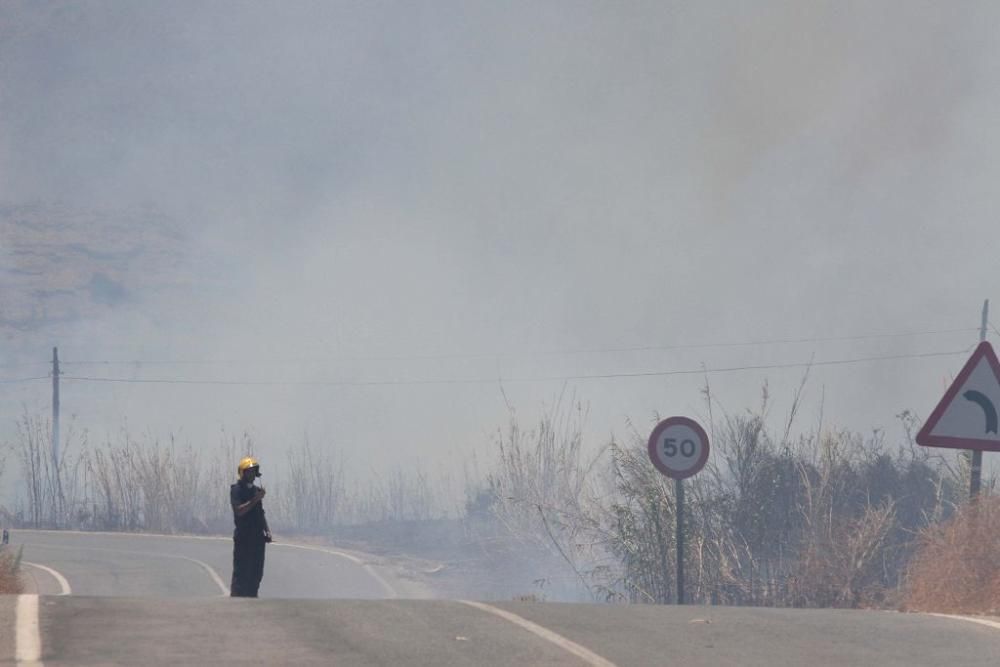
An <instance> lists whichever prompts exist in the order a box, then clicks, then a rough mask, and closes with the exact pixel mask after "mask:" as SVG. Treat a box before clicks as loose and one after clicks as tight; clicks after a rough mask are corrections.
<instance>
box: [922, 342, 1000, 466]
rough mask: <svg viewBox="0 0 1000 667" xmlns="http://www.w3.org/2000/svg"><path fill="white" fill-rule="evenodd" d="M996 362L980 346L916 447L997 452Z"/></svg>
mask: <svg viewBox="0 0 1000 667" xmlns="http://www.w3.org/2000/svg"><path fill="white" fill-rule="evenodd" d="M998 419H1000V361H998V360H997V355H996V352H994V351H993V346H992V345H990V344H989V343H987V342H982V343H980V344H979V347H977V348H976V351H975V352H973V353H972V356H971V357H969V360H968V361H967V362H965V366H963V367H962V370H961V372H960V373H959V374H958V377H956V378H955V381H954V382H952V383H951V386H950V387H948V391H946V392H945V393H944V398H942V399H941V402H940V403H938V404H937V407H936V408H934V412H932V413H931V416H930V417H928V418H927V421H926V422H925V423H924V425H923V427H922V428H921V429H920V432H919V433H917V444H918V445H924V446H925V447H953V448H955V449H982V450H987V451H992V452H1000V424H998V423H997V421H998Z"/></svg>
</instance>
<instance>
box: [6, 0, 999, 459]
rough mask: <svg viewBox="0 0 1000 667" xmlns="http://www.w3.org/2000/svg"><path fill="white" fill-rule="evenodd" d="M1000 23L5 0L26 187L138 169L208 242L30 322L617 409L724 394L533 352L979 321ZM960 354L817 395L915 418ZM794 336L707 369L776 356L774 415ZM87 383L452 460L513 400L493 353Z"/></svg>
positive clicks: (838, 404)
mask: <svg viewBox="0 0 1000 667" xmlns="http://www.w3.org/2000/svg"><path fill="white" fill-rule="evenodd" d="M998 22H1000V7H998V6H997V5H996V4H995V3H989V2H982V3H973V2H954V3H937V2H914V1H905V2H903V1H901V2H878V3H872V2H858V3H851V2H814V3H806V2H800V1H797V0H796V1H790V2H754V3H747V2H742V3H738V2H729V3H719V2H686V3H680V2H665V1H657V2H649V3H642V2H628V3H625V2H622V3H608V2H583V1H573V2H536V1H533V2H524V3H516V2H504V3H497V2H469V1H462V2H454V3H446V2H425V3H413V2H315V3H309V2H287V1H282V2H274V3H262V2H257V3H249V2H200V3H192V2H73V3H44V2H34V1H31V2H11V1H10V0H0V201H2V202H5V203H8V204H12V203H13V204H17V203H21V202H32V201H40V202H46V203H50V202H51V203H55V202H61V203H62V204H63V205H66V206H69V207H79V208H80V209H82V210H90V209H107V210H118V209H123V208H127V207H130V206H135V205H148V206H150V207H153V208H154V209H155V210H157V211H159V212H161V213H164V214H165V215H166V216H167V217H168V218H169V219H172V220H174V221H175V224H177V225H178V226H180V227H181V228H182V229H183V230H184V232H185V234H186V239H187V240H186V241H185V243H186V244H187V245H186V247H187V252H188V253H189V254H190V256H191V257H192V258H196V260H192V262H191V265H190V266H189V267H187V268H185V269H184V270H186V271H191V272H192V275H191V276H188V278H189V279H190V282H191V287H190V288H189V289H188V290H187V291H185V292H182V293H179V294H178V293H177V292H176V291H174V292H170V293H169V295H167V296H164V295H160V294H150V295H140V296H142V299H141V300H140V301H139V302H138V303H134V304H132V305H131V306H130V307H127V308H122V309H120V310H119V311H118V312H117V313H116V314H114V315H109V316H108V318H107V319H101V320H100V321H87V322H82V323H79V324H78V325H75V326H73V327H72V328H62V329H60V330H58V331H53V332H46V334H45V336H44V337H42V336H34V337H32V338H31V339H30V340H21V341H18V342H17V346H18V349H19V350H24V349H29V348H33V347H37V349H38V356H39V357H40V358H41V359H44V358H45V357H47V356H48V354H49V352H48V349H49V348H50V347H51V345H53V344H59V345H60V348H61V349H62V350H63V356H64V358H66V359H72V358H74V357H75V358H77V359H79V358H80V357H89V358H94V357H97V358H99V359H111V360H131V359H137V358H138V359H143V360H146V361H149V360H157V359H158V360H164V359H166V360H178V359H183V360H213V361H220V360H225V361H227V362H229V363H217V364H214V365H207V366H206V365H187V366H160V367H150V366H143V367H141V368H136V367H114V366H111V367H106V368H105V367H98V368H89V369H87V370H88V372H90V373H93V374H101V375H104V376H111V377H132V378H141V377H153V378H203V379H225V380H276V379H277V380H296V381H297V380H309V381H325V380H334V381H341V380H347V381H359V380H361V381H364V380H368V381H382V380H414V379H487V380H488V379H492V378H505V379H506V381H505V382H504V387H505V389H506V392H507V396H508V398H509V399H510V401H511V403H512V404H513V405H514V406H515V407H516V408H517V409H518V411H519V414H521V415H523V416H524V418H525V419H526V420H528V421H531V420H533V419H534V418H535V417H536V416H537V414H538V413H539V412H540V411H541V410H542V409H543V407H544V406H545V405H551V404H552V402H553V401H554V400H555V399H556V397H557V396H558V395H559V394H560V391H561V390H562V389H563V385H564V384H565V385H566V391H567V392H568V393H569V394H575V395H576V397H577V398H578V399H579V400H582V401H584V402H587V403H589V404H590V410H591V416H590V419H589V422H588V424H589V431H588V433H589V439H590V441H591V442H592V443H594V444H598V443H601V442H603V441H605V440H606V439H607V437H608V436H609V435H610V434H611V433H612V432H614V433H616V434H619V435H621V434H623V433H624V432H625V430H626V429H625V427H624V423H625V418H626V417H631V418H632V419H633V420H634V421H635V422H636V423H637V424H638V425H640V427H641V428H642V429H645V428H647V427H651V425H652V424H651V422H650V420H651V419H652V416H653V414H654V412H657V411H658V412H660V413H662V414H664V415H666V414H693V415H695V416H703V415H704V414H705V408H704V404H703V402H702V400H701V397H700V396H699V393H698V389H699V387H700V386H701V385H702V384H703V382H704V378H703V377H699V376H648V377H638V378H636V377H631V378H604V379H588V380H582V379H581V380H571V381H568V382H566V383H563V382H561V381H559V380H549V381H532V382H519V381H515V380H516V379H518V378H541V377H556V378H558V377H567V376H579V375H606V374H621V373H642V372H655V371H665V370H687V369H696V368H698V367H699V365H700V364H702V363H704V364H705V365H706V366H707V367H708V368H722V367H732V366H747V365H770V364H785V363H796V362H806V361H809V360H810V358H815V360H816V361H818V362H823V361H828V360H838V359H853V358H858V357H869V356H878V355H886V354H896V353H900V354H909V353H924V352H940V351H953V350H961V349H965V348H967V347H968V346H970V345H972V344H973V343H975V341H976V340H977V333H976V332H975V331H974V330H973V329H974V328H975V327H977V326H978V323H979V309H980V307H981V305H982V300H983V299H984V298H988V297H994V298H996V299H998V301H997V304H996V307H997V309H1000V281H998V280H997V275H998V271H997V268H998V267H997V260H996V257H995V252H996V251H995V248H996V247H997V243H996V241H997V238H998V235H997V233H996V231H995V228H996V213H997V210H998V208H1000V207H998V204H1000V188H998V187H997V186H996V184H997V183H998V182H1000V161H998V160H997V159H996V156H997V155H1000V124H998V123H997V121H996V119H997V118H998V117H1000V108H998V102H1000V90H998V88H997V81H1000V76H998V75H1000V71H998V70H1000V67H998V66H1000V40H997V39H996V35H997V34H998V28H1000V25H998ZM154 220H155V219H154ZM149 224H159V223H156V222H151V223H149ZM0 241H2V240H0ZM136 270H137V271H139V270H141V267H137V268H136ZM997 319H998V320H1000V315H998V316H997ZM956 328H968V329H969V330H968V331H963V332H960V333H948V334H935V335H924V336H912V337H896V338H874V339H867V340H849V341H825V342H824V341H813V342H806V343H795V344H774V345H756V346H741V347H708V348H698V349H694V348H683V349H673V350H665V349H660V350H633V351H627V352H622V351H617V352H615V351H605V352H579V350H594V349H600V350H608V349H617V348H623V347H625V348H630V347H647V346H669V345H675V344H678V345H693V344H705V343H726V342H745V341H759V340H772V339H787V338H792V339H815V338H825V337H842V336H855V335H866V334H880V333H895V332H925V331H940V330H953V329H956ZM567 352H571V353H567ZM462 354H470V355H477V356H470V357H461V356H459V357H457V358H456V357H449V358H440V356H441V355H462ZM427 356H430V357H434V358H424V359H414V358H413V357H427ZM372 357H377V358H379V359H372ZM386 357H389V358H392V359H385V358H386ZM297 359H305V360H309V361H308V362H306V363H298V362H294V363H270V362H274V361H276V360H297ZM962 361H963V358H962V357H961V355H959V356H953V357H935V358H923V359H908V360H898V361H881V362H869V363H862V364H851V365H842V366H825V367H817V368H815V369H813V371H812V374H811V378H810V383H809V385H808V388H807V394H806V399H807V403H806V410H805V412H804V413H803V414H804V417H803V419H804V423H803V427H804V428H808V427H811V426H813V425H814V424H815V422H816V420H817V419H818V412H819V401H820V396H821V395H822V394H823V393H824V392H825V397H826V403H825V415H824V419H825V420H826V422H827V423H828V424H836V425H840V426H844V427H849V428H854V429H858V430H867V429H870V428H873V427H887V428H891V429H894V428H895V427H894V415H895V414H897V413H898V412H900V411H901V410H903V409H906V408H910V409H914V410H916V411H918V412H919V413H921V414H924V415H926V414H927V413H929V412H930V409H931V408H932V407H933V404H934V402H935V401H936V400H937V398H938V397H939V395H940V394H941V392H942V390H943V383H944V382H946V380H947V379H948V378H949V377H950V376H951V375H952V374H954V373H955V372H957V370H958V368H959V367H960V366H961V363H962ZM264 362H268V363H264ZM801 372H802V370H801V369H771V370H754V371H744V372H739V373H717V374H712V375H711V376H710V380H711V383H712V386H713V390H714V392H715V393H716V395H717V396H718V398H719V400H720V405H719V407H723V408H725V409H727V410H729V411H731V412H739V411H741V410H744V409H745V408H747V407H750V406H753V405H755V404H756V403H757V395H758V393H759V387H760V385H761V383H762V382H763V381H765V380H768V381H769V382H770V383H771V386H772V390H773V393H774V394H775V396H776V399H777V403H776V406H775V412H774V416H775V419H776V420H778V421H780V419H781V418H783V416H784V412H786V411H787V409H788V405H789V402H790V401H789V399H790V396H791V392H792V390H793V388H794V386H795V385H796V384H797V383H798V380H799V378H800V376H801ZM3 395H4V396H6V397H7V398H6V399H5V400H7V402H8V403H11V402H15V401H20V400H26V401H29V403H31V404H32V405H37V406H39V407H40V408H42V409H44V408H45V406H46V405H47V400H48V398H47V389H46V386H45V385H44V383H42V384H41V385H32V386H30V387H22V388H19V389H18V390H17V391H16V392H14V390H8V391H7V393H5V394H3ZM64 407H65V409H66V410H67V411H68V412H77V413H78V414H79V415H80V420H81V422H82V423H86V424H90V425H93V426H100V427H102V428H113V427H114V426H115V425H116V424H120V423H121V420H122V418H123V416H128V418H129V419H130V421H131V422H132V423H133V424H135V423H139V424H147V423H148V424H151V425H152V427H153V428H157V429H162V428H167V427H173V428H183V429H185V431H186V432H188V433H189V434H191V435H192V437H194V438H196V439H198V438H203V437H205V434H206V433H208V434H211V433H213V432H214V431H213V429H218V428H219V426H220V425H225V426H226V427H227V428H229V429H234V430H239V429H244V428H249V429H252V430H254V431H255V432H256V433H258V434H259V435H260V437H261V438H262V440H263V441H264V442H265V444H266V447H271V448H277V447H280V446H281V445H282V444H283V443H285V442H287V441H289V440H295V439H298V438H299V437H300V436H301V434H303V433H309V434H310V435H311V436H312V437H313V438H314V439H317V440H323V441H325V442H332V443H333V444H334V445H336V446H338V447H340V448H341V450H342V451H344V452H345V453H346V456H347V458H348V459H349V460H351V461H353V462H355V463H356V464H358V466H359V467H362V468H364V467H366V466H369V465H371V466H373V467H376V468H378V467H382V466H385V465H388V464H390V463H392V462H396V461H398V462H400V463H403V464H404V465H409V464H411V463H414V462H422V463H423V465H425V466H433V465H435V463H434V462H436V461H438V460H440V459H441V458H442V457H444V456H446V455H449V454H451V455H454V456H455V457H456V458H461V457H462V456H464V455H465V454H466V453H467V452H469V451H471V450H472V449H473V448H477V447H481V446H482V445H483V444H484V443H486V442H487V441H488V439H489V433H490V431H492V430H494V429H495V428H496V427H497V426H500V425H502V424H503V423H504V421H505V419H506V417H505V410H506V408H505V405H504V401H503V397H502V396H501V393H500V391H499V388H498V383H497V382H489V383H480V384H445V385H394V386H361V387H358V386H346V387H345V386H336V387H330V386H289V387H262V386H250V387H235V386H209V387H192V386H184V385H163V386H149V385H115V386H107V385H93V384H88V385H84V384H81V383H76V384H73V383H71V382H67V383H65V390H64ZM0 412H7V410H0ZM893 432H895V431H893ZM272 451H276V450H272Z"/></svg>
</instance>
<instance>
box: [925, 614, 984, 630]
mask: <svg viewBox="0 0 1000 667" xmlns="http://www.w3.org/2000/svg"><path fill="white" fill-rule="evenodd" d="M926 615H927V616H937V617H938V618H951V619H954V620H956V621H968V622H969V623H978V624H979V625H985V626H986V627H988V628H993V629H994V630H1000V622H998V621H990V620H987V619H985V618H976V617H975V616H959V615H958V614H938V613H935V612H926Z"/></svg>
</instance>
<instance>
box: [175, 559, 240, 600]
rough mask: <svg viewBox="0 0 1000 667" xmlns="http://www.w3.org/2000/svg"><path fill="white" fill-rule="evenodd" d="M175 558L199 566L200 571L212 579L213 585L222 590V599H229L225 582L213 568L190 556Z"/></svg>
mask: <svg viewBox="0 0 1000 667" xmlns="http://www.w3.org/2000/svg"><path fill="white" fill-rule="evenodd" d="M177 558H183V559H184V560H187V561H191V562H192V563H194V564H195V565H200V566H201V567H202V569H204V570H205V571H206V572H208V576H210V577H211V578H212V581H214V582H215V585H216V586H218V587H219V588H220V589H221V590H222V597H229V592H230V591H229V586H226V582H225V581H223V580H222V577H221V576H219V573H218V572H216V571H215V568H214V567H212V566H211V565H209V564H208V563H206V562H204V561H200V560H198V559H197V558H191V557H190V556H181V555H179V554H178V555H177Z"/></svg>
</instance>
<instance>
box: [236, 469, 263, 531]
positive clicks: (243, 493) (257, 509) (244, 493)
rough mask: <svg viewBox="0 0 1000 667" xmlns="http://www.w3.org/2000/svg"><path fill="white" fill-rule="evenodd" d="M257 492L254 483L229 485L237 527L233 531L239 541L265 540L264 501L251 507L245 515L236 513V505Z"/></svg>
mask: <svg viewBox="0 0 1000 667" xmlns="http://www.w3.org/2000/svg"><path fill="white" fill-rule="evenodd" d="M256 493H257V487H255V486H254V485H253V484H244V483H243V482H236V483H235V484H233V485H232V486H231V487H229V501H230V502H231V503H232V505H233V523H235V524H236V528H235V530H234V531H233V539H234V540H236V541H237V542H263V541H264V505H263V501H262V502H259V503H257V504H256V505H254V506H253V507H251V508H250V511H249V512H247V513H246V514H244V515H243V516H237V515H236V506H237V505H242V504H243V503H245V502H247V501H248V500H251V499H252V498H253V497H254V495H256Z"/></svg>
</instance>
